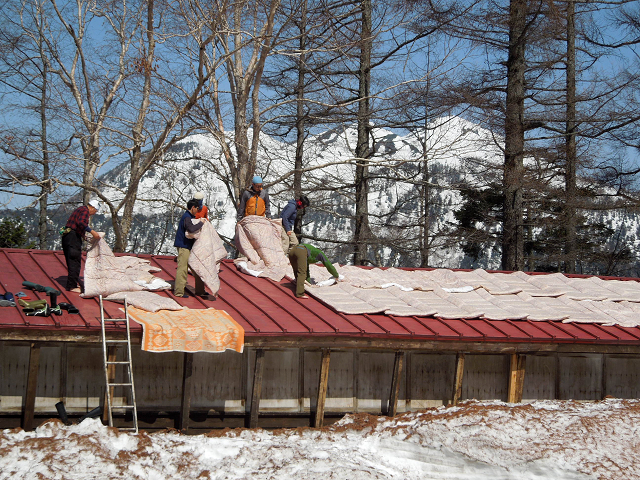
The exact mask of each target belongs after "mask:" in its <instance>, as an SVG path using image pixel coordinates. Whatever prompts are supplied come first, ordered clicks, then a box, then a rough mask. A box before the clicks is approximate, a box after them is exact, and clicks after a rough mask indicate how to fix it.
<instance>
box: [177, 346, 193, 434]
mask: <svg viewBox="0 0 640 480" xmlns="http://www.w3.org/2000/svg"><path fill="white" fill-rule="evenodd" d="M183 358H184V360H183V363H182V399H181V401H180V425H179V430H181V431H183V432H186V431H188V430H189V411H190V410H191V379H192V377H193V353H186V352H185V354H184V357H183Z"/></svg>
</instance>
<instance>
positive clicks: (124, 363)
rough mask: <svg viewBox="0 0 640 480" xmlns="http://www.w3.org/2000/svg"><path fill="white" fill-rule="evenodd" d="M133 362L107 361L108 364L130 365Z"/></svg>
mask: <svg viewBox="0 0 640 480" xmlns="http://www.w3.org/2000/svg"><path fill="white" fill-rule="evenodd" d="M130 363H131V362H107V365H129V364H130Z"/></svg>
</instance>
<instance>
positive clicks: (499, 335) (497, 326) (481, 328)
mask: <svg viewBox="0 0 640 480" xmlns="http://www.w3.org/2000/svg"><path fill="white" fill-rule="evenodd" d="M465 323H466V324H467V325H468V326H470V327H472V328H473V329H474V330H476V331H477V332H478V333H480V334H482V336H483V337H485V338H488V339H489V338H490V339H495V340H499V341H509V340H511V338H510V337H509V335H507V334H506V333H504V331H503V330H502V328H501V326H502V324H505V325H506V322H501V323H498V322H489V321H487V320H484V319H469V320H465Z"/></svg>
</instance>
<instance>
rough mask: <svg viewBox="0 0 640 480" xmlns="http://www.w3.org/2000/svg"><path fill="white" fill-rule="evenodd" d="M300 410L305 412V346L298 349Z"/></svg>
mask: <svg viewBox="0 0 640 480" xmlns="http://www.w3.org/2000/svg"><path fill="white" fill-rule="evenodd" d="M298 412H300V413H302V412H304V348H299V349H298Z"/></svg>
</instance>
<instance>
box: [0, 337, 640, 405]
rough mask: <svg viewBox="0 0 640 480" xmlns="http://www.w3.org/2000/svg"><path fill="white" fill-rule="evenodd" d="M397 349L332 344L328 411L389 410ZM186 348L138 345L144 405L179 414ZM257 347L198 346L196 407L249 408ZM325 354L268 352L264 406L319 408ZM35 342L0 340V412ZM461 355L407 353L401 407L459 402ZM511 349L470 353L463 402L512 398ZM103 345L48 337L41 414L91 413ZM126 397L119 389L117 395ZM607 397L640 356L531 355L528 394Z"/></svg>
mask: <svg viewBox="0 0 640 480" xmlns="http://www.w3.org/2000/svg"><path fill="white" fill-rule="evenodd" d="M394 358H395V352H393V351H367V350H358V349H352V350H342V351H332V352H331V356H330V366H329V377H328V386H327V399H326V404H325V408H324V410H325V412H371V413H386V411H387V408H388V401H389V397H390V393H391V385H392V374H393V369H394ZM183 359H184V354H182V353H178V352H172V353H161V354H157V353H147V352H142V351H141V350H140V348H139V347H134V353H133V365H134V380H135V386H136V396H137V404H138V408H139V409H140V410H141V411H145V410H146V411H177V410H179V408H180V402H181V394H182V392H181V386H182V375H183ZM254 364H255V350H254V349H248V350H247V351H245V352H244V353H243V354H239V353H236V352H231V351H227V352H225V353H221V354H207V353H196V354H195V355H194V361H193V377H192V382H191V385H192V387H191V388H192V398H191V410H192V411H197V410H204V411H206V410H213V411H218V412H227V413H240V414H243V413H245V412H247V411H248V407H249V406H248V400H247V399H250V398H251V394H252V386H253V380H252V379H253V369H254ZM320 364H321V352H320V351H318V350H305V349H302V348H297V349H284V350H265V356H264V371H263V380H262V393H261V399H260V413H269V412H272V413H308V412H313V411H314V410H315V409H316V401H317V395H318V378H319V374H320ZM28 369H29V345H28V344H27V345H25V344H22V345H21V344H16V343H11V342H0V414H3V415H6V414H16V413H19V412H20V411H21V409H22V408H23V405H24V396H25V390H26V387H27V373H28ZM455 370H456V355H452V354H435V353H426V352H420V351H411V352H406V354H405V356H404V366H403V369H402V374H401V377H400V385H399V396H398V405H397V411H398V412H402V411H406V410H417V409H422V408H428V407H434V406H439V405H446V404H448V403H450V402H451V401H452V395H453V393H452V392H453V379H454V375H455ZM509 374H510V355H493V354H492V355H486V354H483V355H473V354H466V355H465V362H464V374H463V378H462V385H461V399H463V400H464V399H471V398H475V399H479V400H503V401H507V400H508V389H509ZM104 383H105V380H104V372H103V368H102V350H101V348H100V347H97V346H95V345H92V346H88V345H74V344H42V345H41V349H40V367H39V371H38V383H37V390H36V402H35V411H36V412H38V413H47V412H48V413H51V414H54V415H55V404H56V403H57V402H58V401H64V402H65V406H66V408H67V411H69V412H77V413H82V412H86V411H88V410H90V409H92V408H94V407H96V406H98V405H100V404H101V402H102V398H103V395H104ZM116 395H117V392H116ZM605 395H612V396H615V397H621V398H638V397H640V358H638V357H637V356H631V355H603V354H580V355H579V354H550V355H542V354H541V355H526V375H525V377H524V386H523V392H522V397H523V400H524V401H530V400H536V399H554V398H558V399H577V400H596V399H601V398H603V397H604V396H605Z"/></svg>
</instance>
